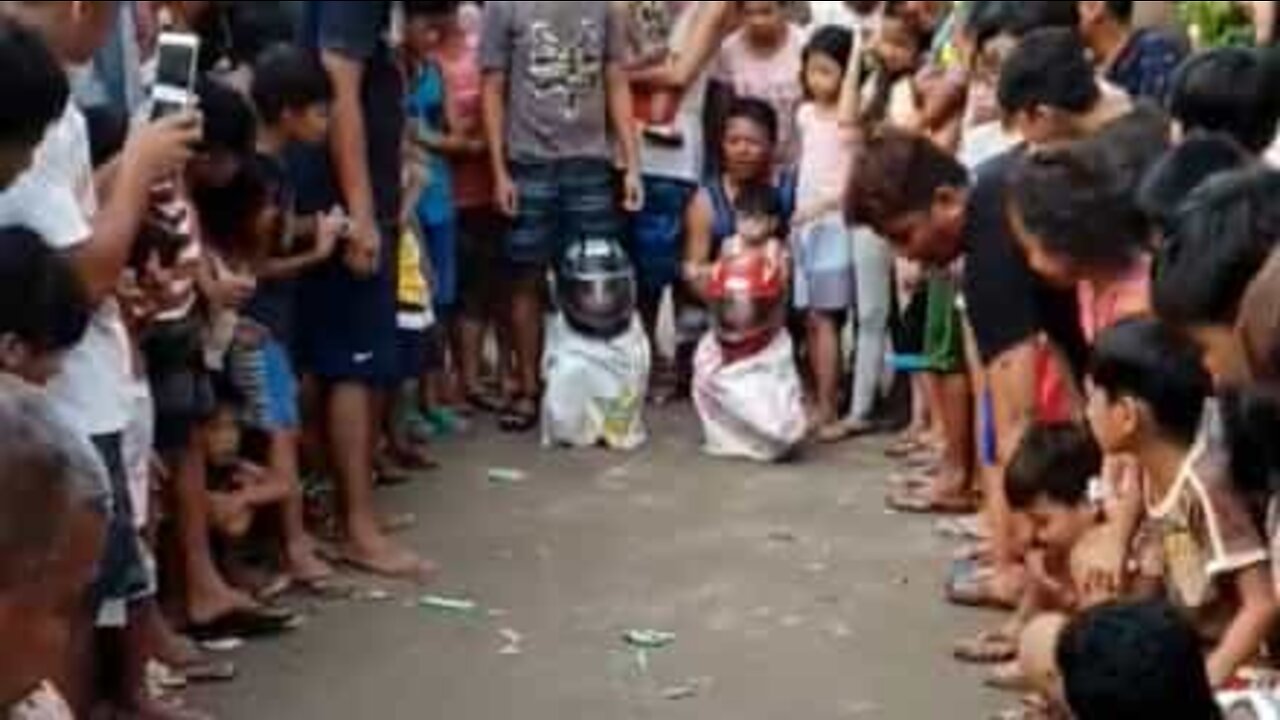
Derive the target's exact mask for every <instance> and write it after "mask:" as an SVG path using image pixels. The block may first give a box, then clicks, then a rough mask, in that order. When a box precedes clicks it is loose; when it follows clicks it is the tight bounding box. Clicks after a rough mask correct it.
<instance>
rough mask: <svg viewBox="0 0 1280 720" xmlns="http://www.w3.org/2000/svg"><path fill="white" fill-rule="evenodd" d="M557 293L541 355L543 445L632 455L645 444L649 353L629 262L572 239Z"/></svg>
mask: <svg viewBox="0 0 1280 720" xmlns="http://www.w3.org/2000/svg"><path fill="white" fill-rule="evenodd" d="M556 294H557V298H558V304H559V306H560V313H559V315H558V316H557V317H556V319H555V321H554V322H553V323H552V324H551V326H550V327H549V329H548V332H547V339H546V351H545V352H544V354H543V379H544V382H545V383H546V392H545V394H544V396H543V401H542V440H543V444H544V445H546V446H547V447H553V446H568V447H593V446H597V445H600V446H604V447H606V448H609V449H612V450H635V449H636V448H638V447H640V446H641V445H643V444H644V443H645V442H646V441H647V440H648V431H647V430H646V428H645V423H644V404H645V398H646V397H648V394H649V372H650V368H651V365H652V350H651V348H650V345H649V338H648V336H647V335H646V334H645V332H644V327H643V325H642V324H641V322H640V320H639V317H638V316H637V314H636V277H635V270H634V268H633V267H632V264H631V260H630V259H629V258H628V256H627V253H626V251H625V250H623V248H622V246H621V245H619V244H618V243H617V242H616V241H614V240H612V239H583V240H578V241H575V242H574V243H572V244H570V245H569V247H568V248H566V249H565V252H564V254H563V255H562V256H561V258H560V261H559V263H558V265H557V267H556Z"/></svg>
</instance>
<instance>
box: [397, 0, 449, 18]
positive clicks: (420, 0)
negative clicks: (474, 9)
mask: <svg viewBox="0 0 1280 720" xmlns="http://www.w3.org/2000/svg"><path fill="white" fill-rule="evenodd" d="M461 5H462V3H461V2H459V1H458V0H406V1H405V2H404V14H405V17H410V18H413V17H441V16H444V15H452V14H453V13H456V12H457V11H458V8H459V7H460V6H461Z"/></svg>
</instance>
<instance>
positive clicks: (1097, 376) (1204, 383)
mask: <svg viewBox="0 0 1280 720" xmlns="http://www.w3.org/2000/svg"><path fill="white" fill-rule="evenodd" d="M1089 378H1090V379H1091V380H1092V381H1093V384H1094V386H1095V387H1097V388H1098V389H1100V390H1102V391H1103V392H1105V393H1106V394H1107V397H1109V398H1110V399H1111V400H1113V401H1114V400H1118V399H1120V398H1126V397H1128V398H1133V399H1135V400H1138V401H1140V402H1142V403H1143V404H1144V405H1146V406H1147V407H1148V408H1150V410H1151V416H1152V418H1153V419H1154V421H1155V423H1156V425H1157V426H1158V428H1159V430H1160V433H1161V434H1163V435H1164V436H1165V437H1168V438H1171V439H1173V440H1176V441H1178V442H1180V443H1185V444H1186V445H1191V444H1192V443H1193V442H1195V438H1196V436H1197V435H1198V434H1199V430H1200V420H1201V417H1202V415H1203V413H1204V406H1205V400H1206V398H1208V397H1209V395H1210V393H1211V392H1212V388H1213V382H1212V380H1211V379H1210V378H1209V375H1208V373H1206V372H1205V369H1204V366H1203V365H1202V364H1201V362H1200V353H1199V352H1198V351H1197V349H1196V348H1195V346H1193V345H1192V344H1191V343H1190V342H1189V341H1188V340H1187V339H1186V338H1184V337H1183V336H1182V335H1181V334H1179V333H1177V332H1175V331H1174V329H1173V328H1171V327H1169V326H1168V325H1165V324H1164V323H1162V322H1160V321H1159V320H1154V319H1150V318H1139V319H1133V320H1126V321H1124V322H1122V323H1120V324H1118V325H1116V326H1114V327H1112V328H1111V329H1109V330H1107V331H1106V332H1104V333H1103V334H1102V335H1101V336H1100V337H1099V338H1098V342H1097V344H1096V345H1095V346H1094V349H1093V358H1092V361H1091V363H1090V368H1089Z"/></svg>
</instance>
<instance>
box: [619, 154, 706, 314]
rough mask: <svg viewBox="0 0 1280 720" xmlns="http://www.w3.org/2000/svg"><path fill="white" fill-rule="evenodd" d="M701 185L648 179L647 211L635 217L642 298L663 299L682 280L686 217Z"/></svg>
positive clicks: (634, 244) (634, 237)
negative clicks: (682, 253) (670, 288)
mask: <svg viewBox="0 0 1280 720" xmlns="http://www.w3.org/2000/svg"><path fill="white" fill-rule="evenodd" d="M697 191H698V186H697V185H695V184H693V183H690V182H685V181H683V180H672V179H669V178H660V177H648V176H646V177H645V179H644V209H643V210H641V211H640V212H638V213H636V214H635V215H634V216H633V217H632V218H631V259H632V262H634V263H635V266H636V277H637V279H638V281H639V285H640V293H641V296H642V297H648V298H660V297H661V296H662V293H663V292H665V291H666V289H667V288H668V287H670V286H671V285H673V284H675V282H676V280H678V279H679V277H680V265H681V262H680V260H681V256H680V253H681V250H682V246H683V244H684V242H683V241H684V216H685V211H686V210H688V208H689V203H690V202H691V201H692V200H693V196H694V193H696V192H697Z"/></svg>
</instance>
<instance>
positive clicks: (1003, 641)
mask: <svg viewBox="0 0 1280 720" xmlns="http://www.w3.org/2000/svg"><path fill="white" fill-rule="evenodd" d="M952 655H953V656H954V657H955V659H956V660H958V661H959V662H962V663H967V664H969V665H999V664H1001V663H1007V662H1011V661H1012V660H1014V659H1015V658H1016V657H1017V656H1018V645H1017V643H1016V642H1015V641H1014V640H1013V639H1012V638H1008V637H1005V636H1004V634H1003V633H1000V632H983V633H979V634H978V635H977V636H975V637H972V638H969V639H967V640H961V641H960V642H958V643H956V645H955V648H954V649H953V650H952Z"/></svg>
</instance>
